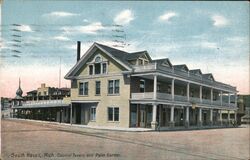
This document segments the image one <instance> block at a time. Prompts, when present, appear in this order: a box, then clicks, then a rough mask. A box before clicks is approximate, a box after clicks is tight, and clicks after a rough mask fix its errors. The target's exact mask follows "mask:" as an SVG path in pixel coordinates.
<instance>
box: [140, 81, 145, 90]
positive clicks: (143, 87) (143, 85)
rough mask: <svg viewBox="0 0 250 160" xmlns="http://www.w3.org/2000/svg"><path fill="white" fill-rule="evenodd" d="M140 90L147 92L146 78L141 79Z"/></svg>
mask: <svg viewBox="0 0 250 160" xmlns="http://www.w3.org/2000/svg"><path fill="white" fill-rule="evenodd" d="M140 92H145V80H143V79H141V80H140Z"/></svg>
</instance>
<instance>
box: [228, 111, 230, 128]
mask: <svg viewBox="0 0 250 160" xmlns="http://www.w3.org/2000/svg"><path fill="white" fill-rule="evenodd" d="M227 121H228V125H230V110H228V111H227Z"/></svg>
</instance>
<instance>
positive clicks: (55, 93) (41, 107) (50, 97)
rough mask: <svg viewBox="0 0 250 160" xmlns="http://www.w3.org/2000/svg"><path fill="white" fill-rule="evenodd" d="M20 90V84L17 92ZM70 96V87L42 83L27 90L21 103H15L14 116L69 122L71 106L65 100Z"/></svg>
mask: <svg viewBox="0 0 250 160" xmlns="http://www.w3.org/2000/svg"><path fill="white" fill-rule="evenodd" d="M20 90H21V88H20V85H19V89H18V91H17V93H19V92H20ZM69 96H70V89H69V88H55V87H48V86H46V84H45V83H42V84H41V87H39V88H37V90H32V91H29V92H27V95H26V96H24V97H22V102H21V104H20V105H18V104H17V103H13V107H12V108H13V117H15V118H24V119H35V120H45V121H57V122H65V123H67V122H68V123H69V121H70V120H69V116H70V107H69V104H68V103H66V102H64V101H63V98H66V97H69ZM16 97H20V95H19V96H16ZM15 99H16V98H15ZM15 99H14V100H15Z"/></svg>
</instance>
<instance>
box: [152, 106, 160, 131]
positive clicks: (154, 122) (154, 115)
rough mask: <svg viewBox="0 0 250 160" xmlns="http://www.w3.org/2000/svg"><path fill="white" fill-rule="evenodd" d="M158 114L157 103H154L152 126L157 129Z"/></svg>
mask: <svg viewBox="0 0 250 160" xmlns="http://www.w3.org/2000/svg"><path fill="white" fill-rule="evenodd" d="M156 114H157V104H153V114H152V122H151V128H152V129H154V130H156V129H157V124H158V123H157V121H156Z"/></svg>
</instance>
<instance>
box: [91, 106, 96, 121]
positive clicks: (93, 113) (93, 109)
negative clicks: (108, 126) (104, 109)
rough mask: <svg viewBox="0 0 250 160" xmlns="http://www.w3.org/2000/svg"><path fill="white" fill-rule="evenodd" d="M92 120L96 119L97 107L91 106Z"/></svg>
mask: <svg viewBox="0 0 250 160" xmlns="http://www.w3.org/2000/svg"><path fill="white" fill-rule="evenodd" d="M90 120H91V121H95V120H96V107H91V108H90Z"/></svg>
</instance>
